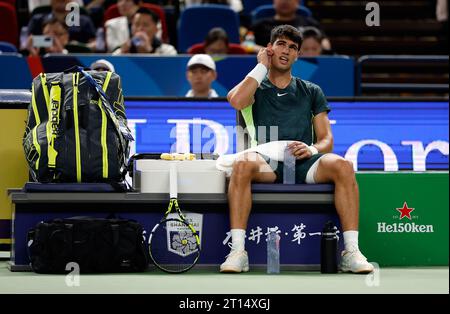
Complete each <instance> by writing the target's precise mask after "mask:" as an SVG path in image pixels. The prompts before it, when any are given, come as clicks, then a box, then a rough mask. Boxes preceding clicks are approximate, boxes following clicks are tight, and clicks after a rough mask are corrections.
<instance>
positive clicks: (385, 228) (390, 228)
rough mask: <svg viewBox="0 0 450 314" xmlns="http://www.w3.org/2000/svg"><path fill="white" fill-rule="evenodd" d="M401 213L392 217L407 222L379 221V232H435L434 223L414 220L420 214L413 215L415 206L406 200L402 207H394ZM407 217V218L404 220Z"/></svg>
mask: <svg viewBox="0 0 450 314" xmlns="http://www.w3.org/2000/svg"><path fill="white" fill-rule="evenodd" d="M394 209H395V210H396V212H397V213H399V215H393V216H392V218H393V219H395V220H397V219H398V220H400V221H406V222H394V223H387V222H378V223H377V232H379V233H431V232H434V227H433V225H424V224H417V223H415V222H408V220H410V221H412V220H413V219H418V218H419V217H418V216H415V215H411V213H412V212H413V211H415V208H413V207H409V206H408V203H407V202H406V201H404V202H403V206H402V207H394ZM404 218H406V220H403V219H404Z"/></svg>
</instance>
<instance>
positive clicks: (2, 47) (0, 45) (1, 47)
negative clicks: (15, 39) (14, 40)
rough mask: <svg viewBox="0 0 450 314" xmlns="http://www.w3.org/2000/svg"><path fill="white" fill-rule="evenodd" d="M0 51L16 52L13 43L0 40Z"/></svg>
mask: <svg viewBox="0 0 450 314" xmlns="http://www.w3.org/2000/svg"><path fill="white" fill-rule="evenodd" d="M0 52H17V48H16V46H14V45H13V44H10V43H7V42H5V41H0Z"/></svg>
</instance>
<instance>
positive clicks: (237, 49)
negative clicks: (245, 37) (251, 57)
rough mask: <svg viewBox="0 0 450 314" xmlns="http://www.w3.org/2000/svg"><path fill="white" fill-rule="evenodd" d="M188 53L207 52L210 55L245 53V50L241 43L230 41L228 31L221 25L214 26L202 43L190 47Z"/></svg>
mask: <svg viewBox="0 0 450 314" xmlns="http://www.w3.org/2000/svg"><path fill="white" fill-rule="evenodd" d="M188 53H190V54H196V53H206V54H209V55H220V54H245V53H246V52H245V50H244V49H243V48H242V47H241V46H240V45H239V44H232V43H229V42H228V35H227V32H226V31H225V30H224V29H223V28H221V27H214V28H212V29H211V30H210V31H209V32H208V34H207V35H206V37H205V41H204V42H203V43H201V44H195V45H193V46H191V47H190V48H189V49H188Z"/></svg>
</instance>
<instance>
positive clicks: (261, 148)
mask: <svg viewBox="0 0 450 314" xmlns="http://www.w3.org/2000/svg"><path fill="white" fill-rule="evenodd" d="M292 142H293V141H273V142H269V143H265V144H261V145H258V146H256V147H253V148H249V149H246V150H243V151H242V152H239V153H236V154H228V155H222V156H220V157H219V158H218V159H217V161H216V168H217V169H219V170H221V171H224V172H225V174H226V176H227V177H230V176H231V173H232V172H233V164H234V162H235V161H236V160H237V159H238V158H239V157H241V156H242V155H244V154H246V153H250V152H258V153H260V154H263V155H265V156H267V157H269V158H270V159H271V160H276V161H284V150H285V149H286V146H287V145H289V144H290V143H292Z"/></svg>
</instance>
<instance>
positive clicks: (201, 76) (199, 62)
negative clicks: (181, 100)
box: [186, 54, 219, 98]
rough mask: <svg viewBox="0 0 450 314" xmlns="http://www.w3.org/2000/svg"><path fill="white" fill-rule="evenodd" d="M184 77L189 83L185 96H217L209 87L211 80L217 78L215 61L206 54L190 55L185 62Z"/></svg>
mask: <svg viewBox="0 0 450 314" xmlns="http://www.w3.org/2000/svg"><path fill="white" fill-rule="evenodd" d="M186 78H187V80H188V81H189V84H190V85H191V89H190V90H189V91H188V92H187V94H186V97H205V98H213V97H219V95H217V92H216V91H215V90H214V89H212V88H211V84H212V82H214V81H215V80H216V78H217V72H216V63H215V62H214V60H213V59H212V58H211V57H210V56H209V55H206V54H196V55H194V56H192V58H191V59H190V60H189V62H188V64H187V71H186Z"/></svg>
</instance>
